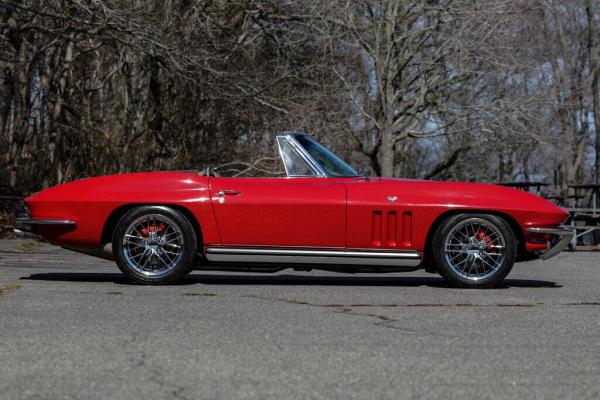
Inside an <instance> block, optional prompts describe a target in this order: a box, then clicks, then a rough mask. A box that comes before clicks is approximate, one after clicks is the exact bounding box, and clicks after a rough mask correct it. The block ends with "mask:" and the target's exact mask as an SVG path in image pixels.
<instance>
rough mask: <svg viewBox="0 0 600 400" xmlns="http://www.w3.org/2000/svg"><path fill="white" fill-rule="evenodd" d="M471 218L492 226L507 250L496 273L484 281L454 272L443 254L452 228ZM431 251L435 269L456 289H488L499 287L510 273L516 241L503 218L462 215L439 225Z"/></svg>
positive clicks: (483, 215) (449, 218) (489, 215)
mask: <svg viewBox="0 0 600 400" xmlns="http://www.w3.org/2000/svg"><path fill="white" fill-rule="evenodd" d="M472 218H478V219H483V220H485V221H488V222H490V223H492V224H494V225H495V226H496V227H497V228H498V229H499V230H500V232H501V233H502V235H503V236H504V242H505V246H506V248H507V249H508V251H507V252H506V255H505V258H504V262H503V263H502V266H501V267H500V268H499V269H498V271H496V273H494V274H493V275H491V276H489V277H487V278H485V279H481V280H477V281H474V280H469V279H466V278H464V277H462V276H460V275H458V274H457V273H456V272H454V271H453V270H452V268H450V266H449V265H448V262H447V260H446V253H445V242H446V237H447V236H448V234H449V233H450V231H451V230H452V228H454V226H456V224H458V223H460V222H462V221H464V220H467V219H472ZM432 249H433V258H434V261H435V265H436V268H437V270H438V272H439V273H440V275H442V276H443V277H444V278H445V279H446V280H447V281H448V282H450V283H451V284H453V285H455V286H458V287H474V288H488V287H495V286H497V285H499V284H500V283H501V282H502V281H503V280H504V278H506V276H507V275H508V274H509V272H510V271H511V269H512V267H513V265H514V263H515V259H516V249H517V241H516V238H515V234H514V232H513V230H512V228H511V227H510V225H509V224H508V222H506V220H504V219H503V218H501V217H498V216H496V215H491V214H470V213H464V214H458V215H454V216H451V217H448V218H447V219H446V220H444V221H443V222H442V223H441V224H440V226H439V227H438V228H437V230H436V232H435V234H434V236H433V245H432ZM511 249H512V250H511Z"/></svg>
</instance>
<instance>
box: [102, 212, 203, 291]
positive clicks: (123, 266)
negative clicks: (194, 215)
mask: <svg viewBox="0 0 600 400" xmlns="http://www.w3.org/2000/svg"><path fill="white" fill-rule="evenodd" d="M146 220H147V221H148V229H147V230H146V229H145V228H144V227H145V226H146V225H145V224H146ZM133 224H135V226H134V225H133ZM136 226H137V227H138V228H140V227H142V228H141V229H136ZM165 226H166V227H165ZM161 229H165V231H164V233H163V234H162V235H160V230H161ZM144 231H146V233H144ZM126 234H127V235H129V236H125V235H126ZM131 234H133V236H131ZM134 236H135V237H134ZM173 238H177V239H173ZM168 239H172V240H168ZM168 241H169V242H172V243H168ZM112 244H113V256H114V258H115V260H116V262H117V265H118V266H119V269H120V270H121V271H122V272H123V274H125V275H126V276H127V277H129V278H131V279H132V280H134V281H135V282H138V283H142V284H149V285H159V284H167V283H172V282H175V281H176V280H178V279H180V278H181V277H183V276H184V275H185V274H187V273H189V272H190V270H191V265H192V262H193V260H194V257H195V254H196V235H195V233H194V229H193V227H192V225H191V224H190V222H189V221H188V219H187V218H186V217H185V216H184V215H183V214H182V213H180V212H179V211H177V210H174V209H172V208H169V207H165V206H141V207H136V208H133V209H131V210H129V211H128V212H127V213H126V214H125V215H124V216H123V217H122V218H121V220H120V221H119V222H118V224H117V227H116V228H115V231H114V233H113V241H112ZM144 261H145V263H144ZM142 263H144V266H143V267H142V265H141V264H142ZM148 263H149V265H148ZM154 267H156V268H154ZM161 268H162V269H161Z"/></svg>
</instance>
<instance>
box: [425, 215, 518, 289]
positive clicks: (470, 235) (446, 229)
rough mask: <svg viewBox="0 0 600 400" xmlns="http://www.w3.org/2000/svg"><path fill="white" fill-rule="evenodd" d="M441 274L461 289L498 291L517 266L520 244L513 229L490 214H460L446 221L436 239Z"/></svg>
mask: <svg viewBox="0 0 600 400" xmlns="http://www.w3.org/2000/svg"><path fill="white" fill-rule="evenodd" d="M432 244H433V246H432V249H433V256H434V261H435V264H436V267H437V269H438V272H439V273H440V274H441V275H442V276H443V277H444V278H445V279H446V280H447V281H448V282H450V283H451V284H453V285H454V286H459V287H494V286H497V285H498V284H500V283H501V282H502V281H503V280H504V278H505V277H506V275H508V273H509V272H510V270H511V269H512V267H513V264H514V262H515V257H516V248H517V241H516V238H515V235H514V233H513V231H512V229H511V227H510V225H509V224H508V223H507V222H506V221H505V220H504V219H502V218H500V217H498V216H495V215H488V214H459V215H454V216H451V217H449V218H447V219H446V220H444V221H443V222H442V223H441V224H440V226H439V227H438V229H437V230H436V232H435V234H434V236H433V243H432Z"/></svg>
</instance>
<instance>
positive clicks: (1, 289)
mask: <svg viewBox="0 0 600 400" xmlns="http://www.w3.org/2000/svg"><path fill="white" fill-rule="evenodd" d="M107 398H110V399H139V398H144V399H220V398H222V399H404V398H405V399H423V398H444V399H461V400H462V399H470V398H473V399H475V398H476V399H491V398H493V399H496V398H497V399H501V398H511V399H512V398H520V399H538V398H539V399H542V398H543V399H550V398H553V399H597V398H600V252H576V253H562V254H560V255H559V256H558V257H556V258H554V259H552V260H550V261H547V262H541V261H532V262H528V263H521V264H517V265H516V266H515V268H514V269H513V271H512V273H511V274H510V275H509V277H508V279H507V280H506V285H505V286H503V287H502V288H498V289H493V290H465V289H453V288H449V287H447V286H446V285H445V283H444V281H443V280H442V279H441V278H440V277H438V276H437V275H432V274H427V273H425V272H414V273H404V274H382V275H366V274H361V275H344V274H335V273H326V272H293V271H290V270H286V271H281V272H279V273H277V274H274V275H270V274H241V273H205V272H193V273H192V274H191V275H189V276H188V277H187V278H186V279H185V280H183V281H182V282H181V283H180V284H177V285H171V286H160V287H151V286H141V285H135V284H131V283H130V282H128V281H127V280H125V279H124V277H123V276H122V275H121V274H120V272H119V270H118V269H117V267H116V265H115V264H113V263H111V262H109V261H104V260H99V259H95V258H92V257H88V256H83V255H80V254H77V253H73V252H70V251H67V250H62V249H59V248H56V247H53V246H50V245H47V244H44V245H41V244H38V243H36V242H32V241H25V240H5V241H0V399H107Z"/></svg>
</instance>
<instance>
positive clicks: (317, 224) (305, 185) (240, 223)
mask: <svg viewBox="0 0 600 400" xmlns="http://www.w3.org/2000/svg"><path fill="white" fill-rule="evenodd" d="M209 183H210V191H211V198H212V204H213V209H214V213H215V217H216V220H217V224H218V228H219V234H220V237H221V244H222V245H225V246H268V247H321V248H343V247H344V246H345V239H346V189H345V187H344V185H343V184H340V183H339V182H336V181H335V180H330V179H328V178H322V177H309V178H222V177H211V178H210V180H209Z"/></svg>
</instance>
